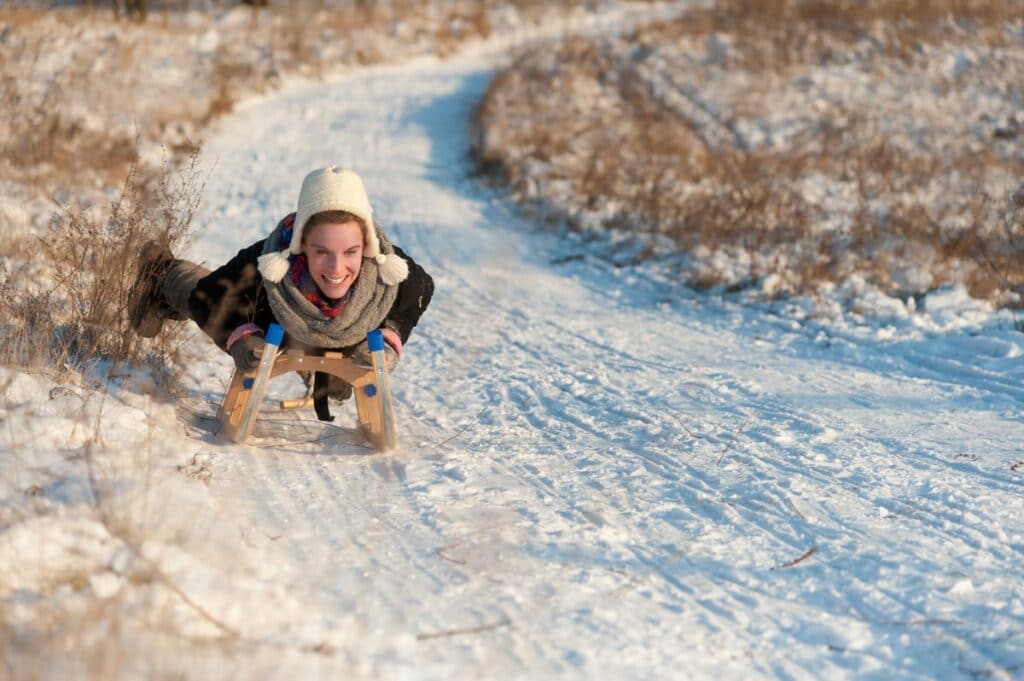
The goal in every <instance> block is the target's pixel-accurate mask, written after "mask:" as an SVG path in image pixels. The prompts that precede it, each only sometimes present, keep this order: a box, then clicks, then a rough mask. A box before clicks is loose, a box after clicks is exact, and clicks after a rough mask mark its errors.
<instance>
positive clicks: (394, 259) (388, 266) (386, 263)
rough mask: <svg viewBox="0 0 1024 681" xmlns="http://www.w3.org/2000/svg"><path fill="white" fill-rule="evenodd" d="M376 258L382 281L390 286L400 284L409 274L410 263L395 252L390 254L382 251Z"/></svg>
mask: <svg viewBox="0 0 1024 681" xmlns="http://www.w3.org/2000/svg"><path fill="white" fill-rule="evenodd" d="M374 259H375V260H376V261H377V269H378V271H379V272H380V279H381V281H383V282H384V283H385V284H387V285H388V286H394V285H395V284H400V283H402V282H403V281H405V280H406V278H407V277H408V276H409V263H407V262H406V261H405V260H403V259H402V258H400V257H399V256H398V255H396V254H394V253H389V254H388V255H384V254H383V253H382V254H380V255H378V256H377V257H376V258H374ZM381 260H383V262H381Z"/></svg>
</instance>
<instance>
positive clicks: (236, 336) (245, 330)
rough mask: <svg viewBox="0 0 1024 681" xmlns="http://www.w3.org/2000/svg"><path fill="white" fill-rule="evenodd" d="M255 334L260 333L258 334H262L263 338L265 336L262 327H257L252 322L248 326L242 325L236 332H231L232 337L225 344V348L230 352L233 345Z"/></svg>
mask: <svg viewBox="0 0 1024 681" xmlns="http://www.w3.org/2000/svg"><path fill="white" fill-rule="evenodd" d="M254 333H258V334H260V335H261V336H262V335H263V329H261V328H260V327H258V326H256V325H255V324H253V323H252V322H250V323H248V324H242V325H241V326H240V327H238V328H237V329H235V330H234V331H232V332H231V335H230V336H228V342H227V343H225V345H224V347H226V348H227V349H228V350H230V349H231V346H232V345H234V344H235V343H237V342H238V341H240V340H242V339H243V338H245V337H246V336H251V335H253V334H254Z"/></svg>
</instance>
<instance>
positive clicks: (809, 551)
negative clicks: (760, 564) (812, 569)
mask: <svg viewBox="0 0 1024 681" xmlns="http://www.w3.org/2000/svg"><path fill="white" fill-rule="evenodd" d="M817 552H818V545H817V544H815V545H814V546H812V547H811V548H809V549H807V550H806V551H804V552H803V553H802V554H800V555H799V556H798V557H796V558H794V559H793V560H791V561H788V562H785V563H783V564H782V565H776V566H775V567H772V568H769V569H770V570H782V569H783V568H790V567H793V566H794V565H798V564H800V563H802V562H804V561H805V560H807V559H808V558H810V557H811V556H813V555H814V554H816V553H817Z"/></svg>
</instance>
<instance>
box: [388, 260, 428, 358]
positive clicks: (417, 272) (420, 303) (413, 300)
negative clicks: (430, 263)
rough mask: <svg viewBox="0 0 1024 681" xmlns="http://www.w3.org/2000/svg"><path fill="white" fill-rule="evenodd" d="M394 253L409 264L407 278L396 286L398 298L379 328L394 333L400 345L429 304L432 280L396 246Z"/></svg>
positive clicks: (405, 340)
mask: <svg viewBox="0 0 1024 681" xmlns="http://www.w3.org/2000/svg"><path fill="white" fill-rule="evenodd" d="M395 253H397V254H398V255H399V256H400V257H401V258H402V259H404V260H405V261H406V262H407V263H409V276H408V277H407V278H406V280H405V281H403V282H402V283H401V284H399V285H398V296H397V297H396V298H395V303H394V305H392V306H391V310H390V311H389V312H388V314H387V316H386V317H385V318H384V322H383V324H381V326H386V327H388V328H390V329H393V330H394V331H396V332H397V333H398V335H399V337H401V339H402V343H406V342H408V341H409V335H410V334H411V333H412V330H413V327H415V326H416V323H417V322H418V321H419V320H420V316H421V315H422V314H423V311H424V310H426V309H427V305H429V304H430V298H431V297H432V296H433V295H434V280H433V279H432V278H431V276H430V275H429V274H427V272H426V270H424V269H423V268H422V267H420V266H419V265H417V264H416V263H415V262H413V259H412V258H410V257H409V256H408V255H406V254H405V252H404V251H403V250H402V249H400V248H398V247H397V246H395Z"/></svg>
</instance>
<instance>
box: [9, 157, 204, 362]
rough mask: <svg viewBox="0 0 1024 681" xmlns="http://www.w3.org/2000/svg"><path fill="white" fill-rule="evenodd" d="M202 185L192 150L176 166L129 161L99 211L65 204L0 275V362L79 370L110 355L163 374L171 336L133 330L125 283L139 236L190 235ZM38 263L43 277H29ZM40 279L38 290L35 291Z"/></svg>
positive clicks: (174, 240) (170, 240) (172, 239)
mask: <svg viewBox="0 0 1024 681" xmlns="http://www.w3.org/2000/svg"><path fill="white" fill-rule="evenodd" d="M200 193H201V185H200V183H199V180H198V171H197V168H196V166H195V157H193V162H192V164H191V165H190V166H189V167H187V168H186V169H185V170H184V171H182V172H181V173H179V174H172V172H171V171H170V170H169V169H168V168H164V169H163V170H162V171H161V172H159V173H155V174H153V175H149V174H146V173H143V172H141V171H139V170H138V169H137V168H135V167H133V168H132V169H131V171H130V172H129V173H128V176H127V178H126V179H125V182H124V185H123V188H122V191H121V193H120V195H119V197H118V198H117V200H116V201H115V202H114V203H113V204H112V205H111V207H110V210H109V211H108V212H107V213H106V215H105V216H103V217H102V218H97V217H95V216H94V215H93V214H92V213H90V211H88V210H86V209H85V208H82V207H75V206H64V207H62V209H61V210H60V212H58V213H57V214H55V215H54V217H53V220H52V222H51V224H50V226H49V228H48V230H47V232H46V233H45V234H44V235H43V236H42V237H41V238H39V239H38V240H37V242H36V243H35V245H34V248H33V249H32V254H31V258H30V259H29V261H28V262H26V263H25V265H23V266H22V267H21V268H19V269H16V270H15V271H13V272H11V273H9V274H8V275H6V276H5V277H4V278H3V279H2V280H0V291H2V296H0V318H2V319H3V320H4V321H3V324H2V326H0V347H2V348H3V350H2V354H0V364H3V365H5V366H13V365H17V366H22V367H25V366H28V367H43V368H56V369H58V370H60V369H64V370H81V369H83V368H84V367H86V366H88V365H89V364H91V363H93V362H95V361H97V360H100V359H108V360H111V361H113V362H115V363H125V364H135V365H139V364H147V365H149V366H151V367H154V368H157V369H160V370H161V371H162V372H163V373H164V375H165V376H166V375H167V371H168V368H169V363H168V360H169V359H170V357H171V356H172V355H173V352H174V350H175V343H176V338H175V334H174V333H173V332H169V333H167V334H162V335H161V336H160V337H159V338H158V339H155V340H153V341H148V340H145V339H142V338H140V337H138V336H137V335H136V334H135V333H134V332H133V331H132V330H131V328H130V326H129V323H128V306H129V301H130V294H131V285H132V283H133V282H134V279H135V274H136V267H137V262H136V261H137V257H138V254H139V252H140V251H141V249H142V245H143V244H144V243H145V242H146V241H148V240H150V239H161V240H163V241H164V242H166V243H167V244H168V245H174V244H178V243H181V242H182V241H183V240H184V239H185V238H186V237H187V235H188V230H189V227H190V225H191V221H192V217H193V215H194V213H195V210H196V208H197V206H198V201H199V196H200ZM38 268H42V269H43V272H44V274H43V276H40V277H37V276H35V275H34V270H36V269H38ZM37 279H41V280H42V281H37ZM43 282H45V286H46V288H45V289H44V290H42V291H37V290H33V289H34V288H37V287H38V286H39V285H40V284H41V283H43Z"/></svg>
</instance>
